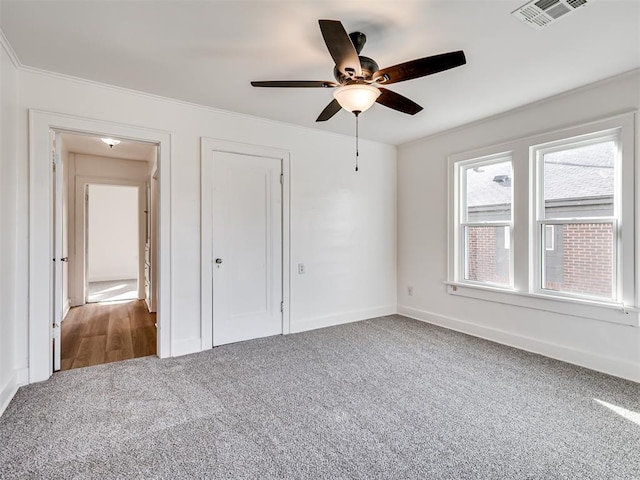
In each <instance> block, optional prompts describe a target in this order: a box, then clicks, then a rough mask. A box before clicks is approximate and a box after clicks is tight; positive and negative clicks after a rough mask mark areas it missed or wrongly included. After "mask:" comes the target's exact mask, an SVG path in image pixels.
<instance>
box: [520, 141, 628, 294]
mask: <svg viewBox="0 0 640 480" xmlns="http://www.w3.org/2000/svg"><path fill="white" fill-rule="evenodd" d="M618 150H619V149H618V137H617V135H616V134H615V133H610V134H603V135H602V136H596V137H594V138H591V139H589V140H587V141H583V142H575V141H571V140H569V141H560V142H555V143H554V144H553V145H552V146H550V147H546V146H536V147H534V148H533V149H532V152H533V154H534V156H535V158H536V162H537V169H538V172H537V175H536V182H537V185H536V189H535V192H536V194H537V197H538V198H537V207H538V208H537V223H536V232H539V236H538V238H537V239H536V240H537V245H539V246H540V248H539V249H536V250H537V252H539V258H538V259H537V262H536V263H537V265H538V266H539V272H538V278H539V280H540V283H539V285H537V287H538V288H539V289H540V290H542V291H553V292H556V293H558V294H563V295H567V296H584V297H597V298H602V299H606V300H616V296H617V295H616V294H617V289H616V284H617V279H616V275H615V265H616V258H615V257H616V249H615V245H616V244H617V243H618V239H617V231H618V229H617V225H618V223H619V222H618V218H617V216H616V211H618V210H619V209H618V208H615V207H616V203H617V195H616V194H615V190H616V188H615V185H616V183H617V182H616V178H617V176H618V173H619V172H618V170H619V167H618V164H619V159H618ZM556 232H557V235H558V237H557V242H556V238H555V235H556ZM556 244H557V246H558V248H555V245H556Z"/></svg>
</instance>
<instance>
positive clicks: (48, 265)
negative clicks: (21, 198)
mask: <svg viewBox="0 0 640 480" xmlns="http://www.w3.org/2000/svg"><path fill="white" fill-rule="evenodd" d="M52 130H53V131H60V132H65V131H66V132H75V133H85V134H89V135H98V136H110V137H116V138H123V139H130V140H135V141H143V142H150V143H155V144H157V145H158V146H159V148H158V170H159V188H158V202H159V219H158V220H159V225H158V242H159V245H158V247H159V262H158V268H159V271H158V277H159V278H158V289H159V293H158V313H157V315H158V316H157V325H158V336H157V347H158V356H159V357H161V358H164V357H169V356H171V354H172V331H171V316H170V312H171V213H170V206H171V188H170V179H171V173H170V170H171V155H170V152H171V135H170V134H169V133H168V132H162V131H158V130H150V129H146V128H141V127H135V126H131V125H126V124H119V123H114V122H105V121H101V120H93V119H87V118H82V117H76V116H72V115H65V114H57V113H51V112H44V111H39V110H29V383H34V382H39V381H42V380H46V379H47V378H49V377H50V376H51V374H52V372H53V350H52V345H53V343H52V341H51V339H52V333H53V332H52V324H53V322H52V319H53V318H54V300H53V297H54V295H55V292H54V272H53V270H54V268H53V263H54V262H52V261H51V259H52V258H53V244H54V241H53V235H54V229H53V222H54V221H55V219H54V212H53V209H52V208H51V205H52V199H53V195H54V192H53V179H52V173H53V170H52V168H51V138H50V135H51V131H52Z"/></svg>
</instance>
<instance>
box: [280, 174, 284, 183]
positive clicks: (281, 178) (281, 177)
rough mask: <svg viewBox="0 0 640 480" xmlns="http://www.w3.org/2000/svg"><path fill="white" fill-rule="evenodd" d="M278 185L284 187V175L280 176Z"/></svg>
mask: <svg viewBox="0 0 640 480" xmlns="http://www.w3.org/2000/svg"><path fill="white" fill-rule="evenodd" d="M280 185H284V173H281V174H280Z"/></svg>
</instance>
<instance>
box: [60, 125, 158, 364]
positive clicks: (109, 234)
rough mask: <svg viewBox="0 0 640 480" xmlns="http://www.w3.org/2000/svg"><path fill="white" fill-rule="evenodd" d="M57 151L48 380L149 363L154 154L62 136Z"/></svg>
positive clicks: (135, 145) (127, 143) (129, 144)
mask: <svg viewBox="0 0 640 480" xmlns="http://www.w3.org/2000/svg"><path fill="white" fill-rule="evenodd" d="M54 148H55V152H56V153H55V155H56V177H60V178H57V179H56V181H55V185H54V188H53V191H54V192H55V201H54V205H55V208H54V210H55V215H54V217H55V222H54V223H55V228H54V231H55V232H54V252H61V255H60V256H61V260H62V261H61V262H57V265H58V266H60V267H61V268H60V270H62V271H61V272H60V274H58V275H55V282H54V283H55V285H54V318H55V317H56V316H60V321H59V322H57V321H54V324H56V323H57V324H58V325H59V328H58V332H57V335H56V331H55V330H56V329H55V327H54V346H53V356H54V358H53V364H54V371H56V370H69V369H73V368H80V367H87V366H92V365H99V364H102V363H109V362H114V361H119V360H126V359H131V358H137V357H142V356H148V355H155V354H156V353H157V350H158V349H157V337H158V332H157V321H156V305H157V297H158V288H157V285H158V278H157V270H158V264H157V259H158V238H157V236H158V230H157V224H158V195H157V185H155V184H156V181H157V173H158V148H157V145H156V144H153V143H147V142H139V141H134V140H124V139H123V140H120V141H119V142H118V143H117V144H116V145H109V144H108V143H105V142H104V141H103V140H102V136H95V135H87V134H83V133H80V132H67V131H64V132H55V138H54ZM58 170H61V171H62V173H61V174H60V175H58V173H59V172H58ZM152 191H153V193H154V194H153V195H152ZM58 204H60V208H58V206H57V205H58ZM58 230H59V232H58ZM55 264H56V262H54V270H55Z"/></svg>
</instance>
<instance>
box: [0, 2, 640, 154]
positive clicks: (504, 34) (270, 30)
mask: <svg viewBox="0 0 640 480" xmlns="http://www.w3.org/2000/svg"><path fill="white" fill-rule="evenodd" d="M524 3H525V1H524V0H466V1H460V0H422V1H418V0H414V1H406V2H399V1H379V0H369V1H364V2H358V1H348V0H342V1H329V2H325V1H318V0H290V1H283V0H257V1H214V0H209V1H192V0H173V1H146V0H128V1H117V0H84V1H78V0H75V1H74V0H67V1H62V0H43V1H37V0H1V4H0V7H1V12H0V14H1V16H0V26H1V28H2V31H3V32H4V34H5V36H6V38H7V39H8V40H9V43H10V44H11V46H12V47H13V49H14V50H15V53H16V54H17V57H18V58H19V60H20V62H21V63H22V64H23V65H25V66H29V67H35V68H39V69H44V70H49V71H53V72H60V73H64V74H67V75H72V76H76V77H81V78H86V79H90V80H95V81H99V82H103V83H108V84H112V85H118V86H122V87H126V88H131V89H135V90H140V91H144V92H149V93H153V94H157V95H162V96H165V97H171V98H175V99H180V100H185V101H188V102H194V103H198V104H202V105H208V106H211V107H215V108H220V109H224V110H230V111H234V112H240V113H244V114H249V115H255V116H258V117H264V118H269V119H274V120H278V121H282V122H287V123H293V124H298V125H303V126H307V127H311V128H319V129H322V130H326V131H331V132H337V133H343V134H348V135H352V134H353V131H354V121H353V116H352V115H350V114H348V113H347V112H345V111H341V112H339V113H338V114H337V115H336V116H335V117H333V118H332V119H331V120H329V121H328V122H326V123H323V124H316V123H315V119H316V117H317V116H318V114H319V113H320V111H321V110H322V109H323V108H324V107H325V105H326V104H327V103H329V101H330V100H331V99H332V97H331V90H329V89H265V88H253V87H251V86H250V84H249V82H250V81H252V80H333V75H332V69H333V62H332V60H331V57H330V56H329V53H328V52H327V50H326V47H325V45H324V42H323V40H322V36H321V34H320V30H319V28H318V22H317V20H318V19H320V18H326V19H337V20H341V21H342V23H343V24H344V26H345V28H346V30H347V31H348V32H351V31H356V30H359V31H362V32H364V33H365V34H366V35H367V37H368V41H367V44H366V46H365V48H364V50H363V52H362V54H363V55H366V56H369V57H372V58H373V59H374V60H376V61H377V62H378V64H379V66H380V67H381V68H383V67H386V66H391V65H395V64H397V63H401V62H404V61H407V60H412V59H415V58H420V57H425V56H429V55H435V54H438V53H444V52H448V51H453V50H460V49H462V50H464V51H465V54H466V56H467V65H465V66H462V67H459V68H456V69H453V70H449V71H446V72H442V73H439V74H436V75H433V76H429V77H424V78H420V79H416V80H411V81H409V82H405V83H399V84H394V85H390V86H389V87H388V88H389V89H392V90H395V91H396V92H398V93H401V94H403V95H405V96H407V97H409V98H411V99H413V100H414V101H416V102H417V103H419V104H420V105H422V106H423V107H424V110H423V111H422V112H420V113H418V114H417V115H416V116H414V117H411V116H408V115H404V114H401V113H398V112H396V111H393V110H389V109H387V108H385V107H383V106H381V105H374V107H373V108H372V109H371V110H369V111H368V112H365V114H363V115H362V117H361V121H360V132H361V135H362V136H363V137H365V138H371V139H376V140H380V141H383V142H386V143H390V144H399V143H403V142H406V141H409V140H412V139H415V138H419V137H422V136H426V135H429V134H432V133H436V132H438V131H442V130H445V129H448V128H452V127H455V126H458V125H461V124H464V123H468V122H471V121H474V120H478V119H481V118H484V117H487V116H490V115H493V114H496V113H500V112H503V111H506V110H509V109H511V108H514V107H518V106H521V105H524V104H527V103H530V102H533V101H536V100H539V99H542V98H545V97H548V96H551V95H554V94H558V93H561V92H564V91H567V90H570V89H572V88H575V87H579V86H582V85H586V84H588V83H591V82H594V81H597V80H601V79H604V78H607V77H610V76H613V75H616V74H619V73H622V72H626V71H629V70H632V69H634V68H638V67H640V1H639V0H588V3H587V4H586V5H585V6H584V7H581V8H580V9H578V10H577V11H576V12H574V13H572V14H570V15H567V16H566V17H564V18H561V19H560V20H559V21H557V22H555V23H552V24H551V25H549V26H547V27H546V28H545V29H544V30H541V31H537V30H534V29H533V28H531V27H529V26H527V25H525V24H524V23H523V22H521V21H519V20H517V19H515V18H514V17H512V16H511V12H512V11H513V10H515V9H516V8H517V7H519V6H521V5H522V4H524Z"/></svg>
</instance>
